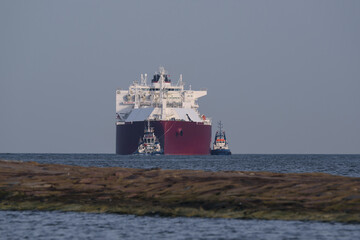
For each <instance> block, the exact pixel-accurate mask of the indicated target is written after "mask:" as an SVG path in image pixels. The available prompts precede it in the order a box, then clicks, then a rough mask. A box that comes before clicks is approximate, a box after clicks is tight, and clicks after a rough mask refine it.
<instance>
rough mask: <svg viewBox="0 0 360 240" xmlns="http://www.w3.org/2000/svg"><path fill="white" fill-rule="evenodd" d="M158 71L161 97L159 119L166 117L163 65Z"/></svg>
mask: <svg viewBox="0 0 360 240" xmlns="http://www.w3.org/2000/svg"><path fill="white" fill-rule="evenodd" d="M159 73H160V99H161V104H162V107H161V119H163V120H165V119H166V98H165V88H164V85H165V84H164V75H165V69H164V67H160V69H159Z"/></svg>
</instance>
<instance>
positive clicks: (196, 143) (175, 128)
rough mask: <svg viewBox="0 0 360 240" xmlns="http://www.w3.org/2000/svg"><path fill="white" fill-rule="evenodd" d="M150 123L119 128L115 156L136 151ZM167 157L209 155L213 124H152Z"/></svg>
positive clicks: (126, 125)
mask: <svg viewBox="0 0 360 240" xmlns="http://www.w3.org/2000/svg"><path fill="white" fill-rule="evenodd" d="M146 124H147V121H140V122H126V123H125V124H123V125H116V154H122V155H126V154H132V153H134V152H136V150H137V147H138V145H139V139H140V138H141V137H142V136H143V135H144V128H145V126H146ZM150 125H151V127H153V128H154V130H155V135H156V137H157V138H158V139H159V141H160V144H161V147H162V148H163V149H164V154H166V155H209V154H210V143H211V125H204V124H203V123H197V122H185V121H151V122H150Z"/></svg>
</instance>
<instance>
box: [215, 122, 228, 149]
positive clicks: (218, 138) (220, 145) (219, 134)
mask: <svg viewBox="0 0 360 240" xmlns="http://www.w3.org/2000/svg"><path fill="white" fill-rule="evenodd" d="M222 128H223V125H222V124H221V121H220V122H219V130H218V131H216V134H215V140H214V143H213V149H212V150H211V155H231V151H230V149H229V145H228V142H227V140H226V135H225V131H223V130H222Z"/></svg>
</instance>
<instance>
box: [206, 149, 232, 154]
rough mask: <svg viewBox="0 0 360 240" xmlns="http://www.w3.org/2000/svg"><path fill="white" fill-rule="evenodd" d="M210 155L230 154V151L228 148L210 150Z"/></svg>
mask: <svg viewBox="0 0 360 240" xmlns="http://www.w3.org/2000/svg"><path fill="white" fill-rule="evenodd" d="M211 155H231V151H230V150H229V149H216V150H211Z"/></svg>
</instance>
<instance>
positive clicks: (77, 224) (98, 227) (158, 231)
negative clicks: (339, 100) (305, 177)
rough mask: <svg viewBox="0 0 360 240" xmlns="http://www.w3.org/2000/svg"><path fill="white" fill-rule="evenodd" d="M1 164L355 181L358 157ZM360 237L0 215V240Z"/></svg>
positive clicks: (216, 223) (173, 221)
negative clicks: (295, 174)
mask: <svg viewBox="0 0 360 240" xmlns="http://www.w3.org/2000/svg"><path fill="white" fill-rule="evenodd" d="M0 159H8V160H21V161H36V162H39V163H59V164H69V165H79V166H98V167H112V166H117V167H129V168H154V167H160V168H163V169H196V170H201V169H202V170H206V171H220V170H231V171H233V170H239V171H271V172H283V173H286V172H324V173H330V174H334V175H343V176H351V177H360V155H260V154H259V155H252V154H249V155H247V154H246V155H243V154H239V155H232V156H151V157H142V156H118V155H114V154H0ZM359 236H360V225H359V224H342V223H323V222H301V221H266V220H240V219H206V218H182V217H177V218H163V217H137V216H132V215H118V214H91V213H73V212H37V211H0V239H359Z"/></svg>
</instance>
